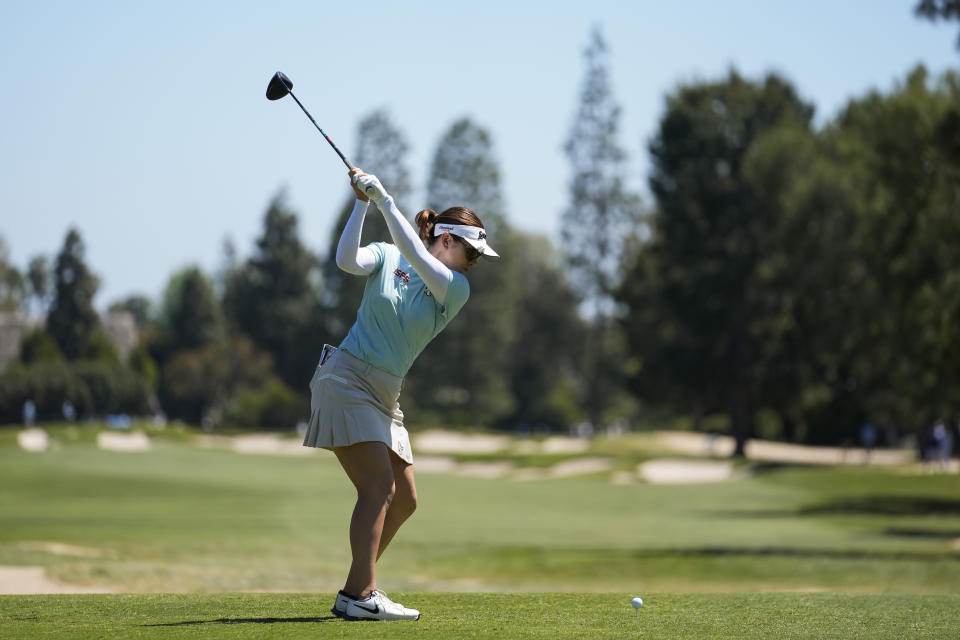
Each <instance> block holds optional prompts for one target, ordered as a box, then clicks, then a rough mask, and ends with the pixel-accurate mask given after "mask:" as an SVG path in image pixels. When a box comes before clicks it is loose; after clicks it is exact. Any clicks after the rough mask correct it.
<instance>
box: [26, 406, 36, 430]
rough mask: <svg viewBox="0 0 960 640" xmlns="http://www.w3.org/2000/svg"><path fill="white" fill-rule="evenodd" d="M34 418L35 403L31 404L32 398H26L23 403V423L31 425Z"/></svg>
mask: <svg viewBox="0 0 960 640" xmlns="http://www.w3.org/2000/svg"><path fill="white" fill-rule="evenodd" d="M36 419H37V405H35V404H33V400H27V401H26V402H24V403H23V424H25V425H26V426H28V427H29V426H31V425H33V423H34V421H36Z"/></svg>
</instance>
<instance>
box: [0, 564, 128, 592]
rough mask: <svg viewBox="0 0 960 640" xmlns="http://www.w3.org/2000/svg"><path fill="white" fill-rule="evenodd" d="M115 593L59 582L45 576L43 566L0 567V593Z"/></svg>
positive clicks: (104, 589)
mask: <svg viewBox="0 0 960 640" xmlns="http://www.w3.org/2000/svg"><path fill="white" fill-rule="evenodd" d="M43 593H116V591H114V590H113V589H106V588H104V587H85V586H81V585H75V584H67V583H66V582H60V581H59V580H54V579H53V578H50V577H48V576H47V572H46V570H45V569H44V568H43V567H0V594H2V595H32V594H43Z"/></svg>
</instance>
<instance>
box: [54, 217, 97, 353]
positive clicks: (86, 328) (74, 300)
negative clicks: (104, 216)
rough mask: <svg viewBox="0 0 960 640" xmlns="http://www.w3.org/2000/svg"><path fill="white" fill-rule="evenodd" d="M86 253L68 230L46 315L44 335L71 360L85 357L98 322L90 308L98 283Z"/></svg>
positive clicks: (76, 233) (58, 259)
mask: <svg viewBox="0 0 960 640" xmlns="http://www.w3.org/2000/svg"><path fill="white" fill-rule="evenodd" d="M85 251H86V250H85V247H84V244H83V239H82V238H81V237H80V233H79V232H78V231H77V230H76V229H70V230H69V231H68V232H67V236H66V238H65V239H64V242H63V248H62V249H61V250H60V253H59V254H58V255H57V260H56V264H55V266H54V276H53V281H54V283H53V289H54V297H53V302H52V304H51V305H50V313H49V314H47V332H48V333H49V334H50V335H51V336H52V337H53V339H54V340H56V342H57V346H59V347H60V351H61V352H62V353H63V355H64V356H66V357H67V358H68V359H70V360H76V359H78V358H81V357H84V356H86V355H87V353H88V351H89V348H90V341H91V338H92V337H93V334H94V332H95V331H96V329H97V327H98V325H99V322H100V320H99V318H98V316H97V312H96V310H95V309H94V308H93V297H94V295H96V293H97V288H98V287H99V286H100V283H99V280H98V279H97V277H96V276H95V275H93V273H91V272H90V269H89V268H88V267H87V264H86V262H85V261H84V254H85Z"/></svg>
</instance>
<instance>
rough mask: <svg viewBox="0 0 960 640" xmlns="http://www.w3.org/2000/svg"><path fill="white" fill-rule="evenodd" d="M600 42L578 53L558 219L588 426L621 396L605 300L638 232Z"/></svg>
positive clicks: (614, 333)
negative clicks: (576, 318)
mask: <svg viewBox="0 0 960 640" xmlns="http://www.w3.org/2000/svg"><path fill="white" fill-rule="evenodd" d="M608 55H609V54H608V49H607V45H606V42H605V41H604V39H603V36H602V34H601V32H600V30H599V29H598V28H595V29H594V30H593V31H592V32H591V34H590V43H589V44H588V46H587V48H586V50H585V51H584V61H585V63H586V72H585V74H584V79H583V84H582V86H581V90H580V100H579V104H578V107H577V113H576V117H575V118H574V121H573V125H572V127H571V129H570V133H569V135H568V137H567V141H566V143H565V145H564V151H565V152H566V154H567V158H568V159H569V161H570V168H571V173H572V177H571V179H570V183H569V192H570V201H569V205H568V206H567V208H566V210H565V211H564V212H563V216H562V221H563V225H562V234H561V239H562V241H563V247H564V249H565V251H566V253H567V255H568V259H569V273H570V277H571V278H572V280H573V283H574V285H575V286H576V287H577V290H578V291H579V293H580V296H581V297H582V298H583V299H584V301H585V303H584V304H585V311H586V312H587V315H588V318H589V328H588V331H587V333H586V334H585V335H584V338H583V339H584V341H585V348H584V349H582V351H581V353H582V354H583V360H582V361H581V363H580V367H579V369H580V370H581V371H582V376H581V380H580V384H579V390H578V398H579V401H580V403H581V404H582V405H583V406H584V407H585V408H586V412H587V416H588V417H589V419H590V421H591V422H592V423H593V424H596V425H600V424H603V423H606V422H609V421H612V420H614V419H616V418H617V417H621V416H617V415H615V414H617V413H619V412H621V405H622V401H623V399H624V397H625V396H626V392H625V374H624V364H625V359H624V358H623V357H622V352H621V350H620V346H621V343H622V335H621V330H620V327H619V325H618V324H617V323H615V322H614V321H613V316H614V311H615V310H614V304H613V298H612V293H613V292H614V290H615V288H616V286H617V284H618V283H619V281H620V278H621V274H622V272H623V261H624V257H625V252H626V248H627V247H628V246H630V243H631V241H632V239H633V238H636V237H638V236H639V235H640V234H641V233H642V230H643V226H644V225H643V219H642V216H641V214H642V208H641V203H640V199H639V197H637V196H636V195H635V194H632V193H630V192H629V191H628V190H627V188H626V186H625V183H624V174H625V172H626V160H627V155H626V153H625V152H624V150H623V149H622V148H621V146H620V144H619V142H618V140H617V132H618V129H619V123H620V107H619V105H617V103H616V100H615V98H614V95H613V88H612V86H611V82H610V71H609V59H608Z"/></svg>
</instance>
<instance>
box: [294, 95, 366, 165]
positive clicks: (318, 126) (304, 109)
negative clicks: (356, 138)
mask: <svg viewBox="0 0 960 640" xmlns="http://www.w3.org/2000/svg"><path fill="white" fill-rule="evenodd" d="M289 94H290V96H291V97H292V98H293V99H294V100H296V101H297V104H298V105H300V108H301V109H303V112H304V113H305V114H307V117H308V118H310V122H312V123H313V126H315V127H316V128H317V131H319V132H320V135H322V136H323V139H324V140H326V141H327V142H329V143H330V146H331V147H333V150H334V151H336V152H337V155H338V156H340V159H341V160H343V164H345V165H347V169H353V165H352V164H350V161H349V160H347V157H346V156H345V155H343V152H342V151H340V149H338V148H337V145H335V144H334V143H333V140H331V139H330V136H328V135H327V134H326V133H324V131H323V129H321V128H320V125H318V124H317V121H316V120H314V119H313V116H312V115H310V112H309V111H307V108H306V107H304V106H303V103H301V102H300V101H299V100H297V96H295V95H293V91H290V92H289Z"/></svg>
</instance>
